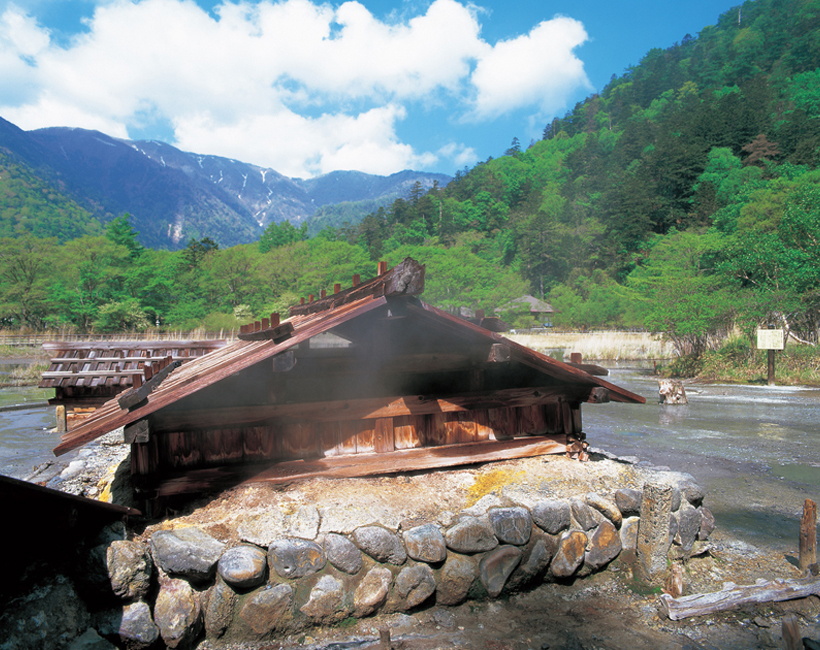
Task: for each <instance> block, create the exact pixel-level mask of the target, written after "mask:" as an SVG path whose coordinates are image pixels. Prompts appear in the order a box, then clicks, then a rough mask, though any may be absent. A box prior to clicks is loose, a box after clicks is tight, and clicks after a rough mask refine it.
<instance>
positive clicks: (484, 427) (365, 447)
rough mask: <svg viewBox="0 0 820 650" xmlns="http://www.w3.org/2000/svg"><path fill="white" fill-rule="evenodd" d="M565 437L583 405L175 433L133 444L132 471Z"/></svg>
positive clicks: (576, 429) (577, 429) (577, 424)
mask: <svg viewBox="0 0 820 650" xmlns="http://www.w3.org/2000/svg"><path fill="white" fill-rule="evenodd" d="M561 433H564V434H567V435H573V434H580V433H581V409H580V407H579V406H578V405H572V404H570V403H568V402H553V403H548V404H538V405H533V406H521V407H510V408H495V409H483V410H474V411H456V412H452V413H435V414H426V415H405V416H400V417H392V418H378V419H367V420H350V421H335V422H305V423H287V424H285V423H275V424H269V425H267V426H253V427H242V428H230V429H210V430H203V431H182V432H168V433H159V434H155V435H152V436H151V438H150V440H149V441H148V442H145V443H133V444H132V445H131V450H132V453H131V470H132V473H133V474H136V475H140V476H149V475H152V474H155V473H158V472H160V473H161V472H165V471H171V470H181V469H198V468H205V467H219V466H223V465H235V464H239V463H258V462H264V461H273V462H281V461H287V460H296V459H312V458H320V457H323V456H343V455H351V454H366V453H389V452H392V451H396V450H404V449H415V448H420V447H436V446H441V445H455V444H460V443H462V444H463V443H473V442H482V441H488V440H510V439H512V438H515V437H520V436H537V435H554V434H561Z"/></svg>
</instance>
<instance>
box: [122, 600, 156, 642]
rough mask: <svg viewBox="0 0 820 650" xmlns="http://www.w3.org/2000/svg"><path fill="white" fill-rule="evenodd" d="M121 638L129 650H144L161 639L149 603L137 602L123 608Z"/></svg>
mask: <svg viewBox="0 0 820 650" xmlns="http://www.w3.org/2000/svg"><path fill="white" fill-rule="evenodd" d="M118 632H119V637H120V641H121V642H122V644H123V647H125V648H127V649H128V650H142V649H143V648H147V647H149V646H151V645H153V644H154V642H156V640H157V639H159V628H158V627H157V626H156V624H155V623H154V619H153V617H152V616H151V609H150V608H149V607H148V604H147V603H143V602H136V603H131V604H130V605H126V606H125V607H123V608H122V618H121V619H120V626H119V630H118Z"/></svg>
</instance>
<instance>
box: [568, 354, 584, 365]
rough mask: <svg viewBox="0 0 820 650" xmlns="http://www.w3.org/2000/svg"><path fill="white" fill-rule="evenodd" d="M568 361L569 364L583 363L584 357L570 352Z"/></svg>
mask: <svg viewBox="0 0 820 650" xmlns="http://www.w3.org/2000/svg"><path fill="white" fill-rule="evenodd" d="M569 360H570V363H583V362H584V357H583V356H582V355H581V353H580V352H570V355H569Z"/></svg>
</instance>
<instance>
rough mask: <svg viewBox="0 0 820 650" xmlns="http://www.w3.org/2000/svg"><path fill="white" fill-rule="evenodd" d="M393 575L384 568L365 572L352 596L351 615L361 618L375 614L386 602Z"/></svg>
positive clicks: (375, 568)
mask: <svg viewBox="0 0 820 650" xmlns="http://www.w3.org/2000/svg"><path fill="white" fill-rule="evenodd" d="M392 582H393V574H392V573H391V571H390V569H388V568H386V567H374V568H372V569H370V571H368V572H367V574H366V575H365V577H364V580H362V581H361V582H360V583H359V586H358V587H357V588H356V592H355V593H354V594H353V615H354V616H356V617H358V618H362V617H363V616H368V615H370V614H372V613H373V612H375V611H376V610H377V609H378V608H379V607H381V606H382V605H383V604H384V602H385V601H386V600H387V593H388V591H390V585H391V584H392Z"/></svg>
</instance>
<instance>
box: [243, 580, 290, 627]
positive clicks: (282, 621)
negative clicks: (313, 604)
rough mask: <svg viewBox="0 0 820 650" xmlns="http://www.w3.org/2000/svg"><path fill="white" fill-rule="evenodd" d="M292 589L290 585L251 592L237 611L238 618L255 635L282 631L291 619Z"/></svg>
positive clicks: (268, 586)
mask: <svg viewBox="0 0 820 650" xmlns="http://www.w3.org/2000/svg"><path fill="white" fill-rule="evenodd" d="M292 605H293V588H292V587H291V586H290V585H286V584H281V585H275V586H272V585H266V586H264V587H262V588H261V589H258V590H257V591H255V592H253V593H252V594H251V596H250V597H249V598H248V599H247V600H246V601H245V602H244V604H243V605H242V608H241V609H240V610H239V618H240V619H241V620H242V622H243V623H244V624H245V625H247V626H248V627H249V628H250V629H251V630H252V631H253V632H254V633H255V634H256V635H258V636H259V637H264V636H267V635H269V634H270V633H271V632H273V631H274V630H277V629H282V628H284V627H285V626H286V624H287V622H288V621H289V620H290V619H291V617H292V613H291V607H292Z"/></svg>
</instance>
